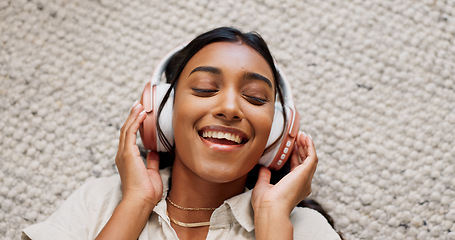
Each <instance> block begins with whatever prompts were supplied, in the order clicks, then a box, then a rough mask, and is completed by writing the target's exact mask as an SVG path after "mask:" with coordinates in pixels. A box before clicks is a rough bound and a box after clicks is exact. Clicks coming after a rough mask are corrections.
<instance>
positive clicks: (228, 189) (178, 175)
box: [167, 160, 246, 239]
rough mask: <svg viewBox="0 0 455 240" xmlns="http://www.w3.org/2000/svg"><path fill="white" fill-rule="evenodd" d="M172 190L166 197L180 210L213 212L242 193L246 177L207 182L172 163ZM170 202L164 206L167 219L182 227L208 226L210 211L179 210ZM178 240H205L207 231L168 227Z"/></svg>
mask: <svg viewBox="0 0 455 240" xmlns="http://www.w3.org/2000/svg"><path fill="white" fill-rule="evenodd" d="M171 176H172V186H171V189H170V190H169V193H168V197H169V199H170V200H171V201H172V202H173V203H174V204H177V205H178V206H180V207H183V208H217V207H219V206H220V205H221V204H223V202H224V201H225V200H227V199H229V198H231V197H233V196H236V195H238V194H240V193H242V192H243V191H244V188H245V181H246V176H245V177H242V178H240V179H237V180H235V181H232V182H228V183H214V182H210V181H207V180H205V179H203V178H201V177H199V176H198V175H197V174H195V173H194V172H193V171H191V170H190V169H189V168H187V167H186V166H185V165H183V164H182V163H181V162H180V161H178V160H175V161H174V165H173V168H172V175H171ZM180 207H176V206H174V205H173V204H171V203H170V202H168V204H167V209H168V214H169V217H171V218H173V219H174V220H177V221H180V222H184V223H202V222H210V218H211V216H212V213H213V210H182V209H181V208H180ZM171 224H172V227H173V228H174V230H175V231H176V233H177V235H178V236H179V238H180V239H206V237H207V234H208V230H209V227H208V226H204V227H196V228H188V227H182V226H181V225H180V226H179V225H177V224H175V223H171Z"/></svg>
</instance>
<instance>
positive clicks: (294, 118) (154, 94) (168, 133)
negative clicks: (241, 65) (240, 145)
mask: <svg viewBox="0 0 455 240" xmlns="http://www.w3.org/2000/svg"><path fill="white" fill-rule="evenodd" d="M183 47H185V45H183V46H180V47H178V48H176V49H174V50H173V51H171V52H170V53H168V54H167V55H166V56H165V57H164V58H163V59H162V60H161V62H160V63H159V64H158V66H157V68H156V69H155V71H154V72H153V76H152V80H151V81H150V82H149V83H148V84H147V85H146V86H145V88H144V91H143V92H142V98H141V103H142V105H143V106H144V109H145V110H146V112H147V117H146V119H145V120H144V122H143V123H142V125H141V127H140V128H139V132H140V134H141V139H142V143H143V144H144V147H145V148H146V149H148V150H152V151H157V152H166V151H167V150H166V148H165V147H164V145H163V144H162V142H161V141H159V137H158V132H157V128H156V122H157V121H159V123H160V127H161V130H162V131H163V133H164V136H165V137H166V138H167V139H168V141H169V142H170V143H171V144H173V143H174V133H173V127H172V116H173V98H174V90H172V91H171V94H170V96H169V98H168V100H167V102H166V103H165V105H164V107H163V109H162V111H161V114H160V118H159V119H157V113H158V108H159V106H160V104H161V102H162V101H163V98H164V95H165V94H166V92H167V91H168V90H169V88H170V84H169V83H165V82H164V83H163V82H161V76H162V75H163V72H164V71H165V69H166V66H167V64H168V63H169V60H170V59H171V58H172V56H173V55H174V54H175V53H177V52H178V51H180V50H181V49H182V48H183ZM275 66H276V65H275ZM276 68H277V71H278V75H279V80H278V82H279V84H280V86H281V89H282V91H283V96H284V108H285V109H284V113H285V114H286V117H287V118H286V120H287V122H286V123H285V124H284V117H283V108H282V106H281V104H280V103H279V102H275V115H274V117H273V123H272V128H271V130H270V135H269V139H268V140H267V145H266V149H267V148H268V147H270V146H271V145H272V144H273V143H275V142H276V141H277V140H278V138H280V136H281V133H283V135H282V136H281V139H279V141H277V143H275V144H274V145H273V146H272V147H271V148H269V149H267V151H266V152H264V154H263V155H262V157H261V158H260V159H259V163H260V164H261V165H263V166H266V167H268V168H270V169H273V170H279V169H280V168H281V167H283V165H284V163H285V162H286V161H287V160H288V158H289V156H290V155H291V152H292V150H293V149H294V144H295V140H296V138H297V135H298V131H299V114H298V112H297V110H296V109H295V106H294V101H293V99H292V91H291V85H290V84H289V82H288V80H287V79H286V76H285V75H284V74H283V73H282V72H281V71H280V69H278V67H277V66H276ZM283 126H284V127H285V128H286V129H284V131H283Z"/></svg>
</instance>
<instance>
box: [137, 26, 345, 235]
mask: <svg viewBox="0 0 455 240" xmlns="http://www.w3.org/2000/svg"><path fill="white" fill-rule="evenodd" d="M215 42H242V43H244V44H246V45H248V46H249V47H251V48H253V49H254V50H256V52H258V53H259V54H260V55H261V56H262V57H263V58H264V59H265V60H266V62H267V63H268V65H269V67H270V69H271V70H272V73H273V77H274V81H275V86H276V89H275V92H276V95H277V96H278V101H280V103H281V105H282V108H283V109H285V108H284V96H283V91H282V89H281V85H280V84H279V81H280V76H279V74H278V71H277V68H276V66H275V62H274V59H273V56H272V54H271V52H270V50H269V48H268V46H267V44H266V42H265V41H264V39H263V38H262V37H261V36H260V35H259V34H258V33H256V32H247V33H243V32H241V31H240V30H238V29H235V28H231V27H221V28H216V29H213V30H211V31H208V32H206V33H203V34H201V35H199V36H198V37H196V38H195V39H194V40H192V41H191V42H190V43H188V44H187V45H186V46H185V47H184V48H183V49H182V50H180V51H179V52H177V53H176V54H174V56H172V58H171V59H170V61H169V63H168V64H167V67H166V71H165V75H166V81H167V82H168V83H170V84H171V87H170V88H169V90H168V91H167V92H166V94H165V95H164V98H163V101H162V103H161V105H160V106H159V108H158V117H159V116H160V114H161V111H162V109H163V108H164V104H165V103H166V102H167V100H168V99H169V97H170V93H171V90H172V89H175V87H176V85H177V82H178V78H179V77H180V74H181V73H182V71H183V69H184V68H185V66H186V64H187V63H188V61H190V59H191V58H192V57H193V56H194V55H195V54H196V53H197V52H199V51H200V50H201V49H202V48H203V47H205V46H207V45H209V44H211V43H215ZM283 117H284V123H286V114H285V113H284V111H283ZM156 123H157V131H158V137H159V141H161V143H163V145H164V146H165V148H166V149H167V150H168V151H169V153H170V154H169V153H160V159H163V160H164V159H166V160H165V161H160V168H164V167H167V166H170V165H172V164H173V160H174V157H173V155H174V153H173V151H174V147H173V146H172V145H171V144H170V143H169V141H168V139H167V138H166V137H165V136H164V133H163V131H162V130H161V127H160V125H159V121H157V122H156ZM284 129H285V128H284V127H283V132H282V134H283V133H284ZM279 139H281V137H280V138H278V140H279ZM278 140H277V141H278ZM277 141H276V142H277ZM276 142H275V143H274V144H276ZM274 144H272V146H273V145H274ZM266 150H267V149H266ZM143 155H146V154H143ZM259 167H260V166H259V165H256V166H255V167H254V168H253V169H252V170H251V171H250V172H249V173H248V178H247V181H246V184H245V186H246V187H247V188H249V189H252V188H253V187H254V185H255V184H256V181H257V176H258V171H259ZM290 169H291V168H290V161H287V163H286V164H285V165H284V166H283V167H282V168H281V169H280V170H279V171H272V179H271V183H272V184H275V183H277V182H278V181H279V180H280V179H281V178H283V177H284V176H285V175H286V174H288V173H289V172H290ZM298 206H299V207H308V208H312V209H314V210H316V211H318V212H319V213H321V214H322V215H323V216H324V217H325V218H326V219H327V221H328V222H329V224H330V225H331V226H332V227H334V222H333V220H332V218H331V217H330V215H329V214H328V213H327V212H326V211H325V210H324V209H323V208H322V206H321V205H320V204H319V203H317V202H316V201H314V200H311V199H305V200H303V201H302V202H300V203H299V204H298ZM339 235H340V236H341V234H340V233H339ZM341 237H342V236H341Z"/></svg>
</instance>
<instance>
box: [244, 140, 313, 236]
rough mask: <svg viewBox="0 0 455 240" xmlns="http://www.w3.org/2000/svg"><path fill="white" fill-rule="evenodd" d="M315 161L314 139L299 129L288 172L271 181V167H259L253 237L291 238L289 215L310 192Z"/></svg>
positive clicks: (255, 192)
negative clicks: (272, 182)
mask: <svg viewBox="0 0 455 240" xmlns="http://www.w3.org/2000/svg"><path fill="white" fill-rule="evenodd" d="M301 159H302V160H303V161H301ZM317 162H318V158H317V155H316V150H315V148H314V144H313V140H312V139H311V137H309V136H307V135H305V134H304V133H299V136H298V137H297V141H296V147H295V149H294V151H293V153H292V155H291V172H290V173H289V174H287V175H286V176H285V177H284V178H283V179H281V180H280V181H279V182H278V183H277V184H276V185H272V184H270V177H271V172H270V170H269V169H268V168H265V167H262V168H261V169H260V171H259V176H258V181H257V183H256V186H255V187H254V189H253V195H252V198H251V202H252V205H253V210H254V223H255V227H256V230H255V232H256V239H259V240H264V239H293V226H292V224H291V221H290V219H289V215H290V214H291V211H292V210H293V209H294V207H295V206H296V205H297V204H298V203H299V202H301V201H302V200H303V199H304V198H306V197H307V196H308V195H309V194H310V193H311V181H312V179H313V175H314V172H315V171H316V166H317Z"/></svg>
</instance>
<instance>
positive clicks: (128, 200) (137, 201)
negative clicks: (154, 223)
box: [119, 195, 159, 214]
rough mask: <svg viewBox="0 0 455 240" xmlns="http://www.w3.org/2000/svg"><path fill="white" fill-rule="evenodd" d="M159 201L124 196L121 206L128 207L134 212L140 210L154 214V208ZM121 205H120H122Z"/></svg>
mask: <svg viewBox="0 0 455 240" xmlns="http://www.w3.org/2000/svg"><path fill="white" fill-rule="evenodd" d="M158 202H159V199H158V200H152V199H147V198H144V197H137V196H131V195H128V196H124V197H123V198H122V200H121V202H120V204H122V205H124V206H126V207H128V208H129V209H132V210H135V209H137V210H140V211H141V212H144V213H149V214H150V213H152V211H153V208H155V206H156V204H158ZM120 204H119V205H120Z"/></svg>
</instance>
